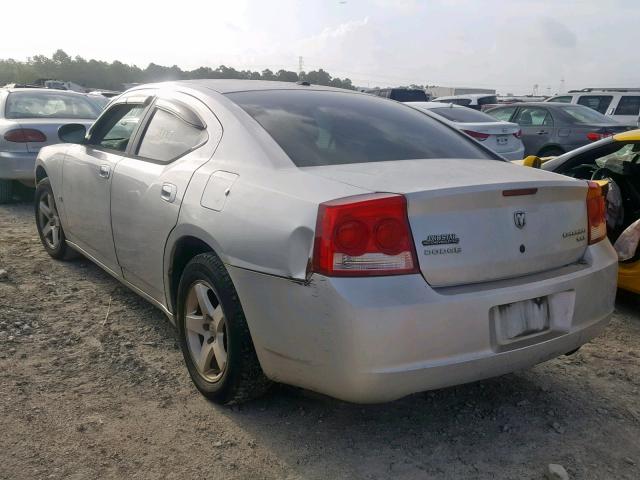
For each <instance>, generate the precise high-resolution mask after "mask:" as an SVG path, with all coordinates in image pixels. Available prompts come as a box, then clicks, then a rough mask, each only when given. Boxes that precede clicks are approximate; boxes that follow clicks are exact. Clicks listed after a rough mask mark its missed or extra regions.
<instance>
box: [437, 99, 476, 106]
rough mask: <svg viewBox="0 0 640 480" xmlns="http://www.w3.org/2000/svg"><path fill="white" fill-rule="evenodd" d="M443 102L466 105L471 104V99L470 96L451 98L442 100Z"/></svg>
mask: <svg viewBox="0 0 640 480" xmlns="http://www.w3.org/2000/svg"><path fill="white" fill-rule="evenodd" d="M441 102H442V103H453V104H454V105H462V106H463V107H466V106H467V105H471V99H469V98H451V99H449V100H441Z"/></svg>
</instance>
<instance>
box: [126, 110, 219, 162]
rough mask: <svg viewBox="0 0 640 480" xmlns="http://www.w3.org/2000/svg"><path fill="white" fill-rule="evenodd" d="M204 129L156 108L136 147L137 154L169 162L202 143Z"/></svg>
mask: <svg viewBox="0 0 640 480" xmlns="http://www.w3.org/2000/svg"><path fill="white" fill-rule="evenodd" d="M205 139H206V131H205V130H203V129H201V128H196V127H194V126H193V125H190V124H188V123H187V122H185V121H184V120H182V119H180V118H178V117H177V116H176V115H174V114H172V113H169V112H168V111H166V110H162V109H156V110H155V112H154V113H153V117H152V118H151V120H150V121H149V124H148V126H147V129H146V131H145V133H144V136H143V137H142V141H141V142H140V147H139V148H138V152H137V154H138V156H140V157H144V158H148V159H150V160H156V161H159V162H170V161H172V160H175V159H176V158H178V157H181V156H182V155H184V154H185V153H187V152H189V151H191V150H193V149H194V148H195V147H197V146H199V145H201V144H202V142H203V141H204V140H205Z"/></svg>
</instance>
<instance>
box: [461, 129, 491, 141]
mask: <svg viewBox="0 0 640 480" xmlns="http://www.w3.org/2000/svg"><path fill="white" fill-rule="evenodd" d="M463 132H464V133H466V134H467V135H469V136H470V137H473V138H475V139H476V140H478V141H479V142H484V141H485V140H486V139H487V138H489V136H490V135H489V134H488V133H480V132H474V131H473V130H463Z"/></svg>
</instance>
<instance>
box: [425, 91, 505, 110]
mask: <svg viewBox="0 0 640 480" xmlns="http://www.w3.org/2000/svg"><path fill="white" fill-rule="evenodd" d="M433 101H434V102H440V103H453V104H454V105H460V106H461V107H469V108H473V109H474V110H481V109H482V107H483V106H484V105H494V104H496V103H498V97H497V96H496V95H495V94H493V93H469V94H466V95H450V96H447V97H438V98H434V99H433Z"/></svg>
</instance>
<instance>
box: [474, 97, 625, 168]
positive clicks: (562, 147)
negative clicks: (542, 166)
mask: <svg viewBox="0 0 640 480" xmlns="http://www.w3.org/2000/svg"><path fill="white" fill-rule="evenodd" d="M485 113H487V114H489V115H491V116H492V117H495V118H497V119H498V120H503V121H505V122H513V123H517V124H518V125H520V128H521V129H522V143H524V148H525V155H538V156H540V157H546V156H556V155H562V154H563V153H565V152H568V151H569V150H573V149H574V148H578V147H581V146H583V145H587V144H589V143H591V142H595V141H596V140H600V139H601V138H605V137H606V136H610V135H614V134H616V133H619V132H624V131H625V130H628V129H629V128H628V127H626V126H624V125H621V124H620V123H618V122H616V121H614V120H611V119H610V118H608V117H605V116H604V115H602V114H600V113H598V112H596V111H595V110H592V109H590V108H588V107H583V106H582V105H567V104H562V103H549V102H528V103H517V104H511V105H505V106H502V107H495V108H490V109H487V110H485Z"/></svg>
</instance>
